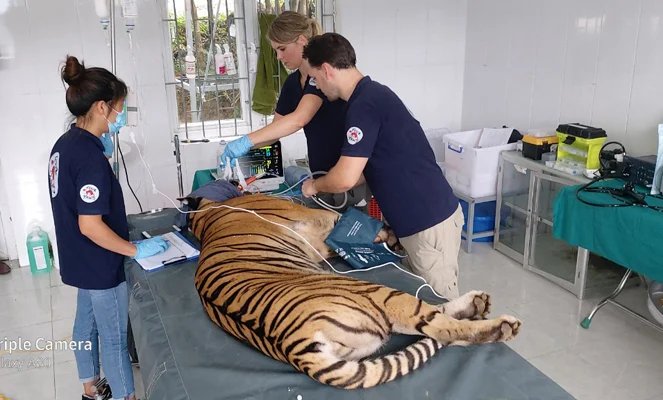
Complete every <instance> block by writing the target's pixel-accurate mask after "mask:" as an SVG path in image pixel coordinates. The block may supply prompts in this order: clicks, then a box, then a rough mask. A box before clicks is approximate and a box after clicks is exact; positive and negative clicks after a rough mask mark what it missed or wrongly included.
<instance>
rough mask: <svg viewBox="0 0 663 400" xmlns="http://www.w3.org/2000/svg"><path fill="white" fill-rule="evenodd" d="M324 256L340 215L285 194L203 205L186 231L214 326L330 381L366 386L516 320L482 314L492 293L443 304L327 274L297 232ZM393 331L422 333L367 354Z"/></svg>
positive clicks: (496, 333)
mask: <svg viewBox="0 0 663 400" xmlns="http://www.w3.org/2000/svg"><path fill="white" fill-rule="evenodd" d="M219 204H225V205H228V206H232V207H239V208H244V209H248V210H253V211H255V212H257V213H258V214H259V215H261V216H262V217H264V218H266V219H268V220H269V221H273V222H276V223H279V224H282V225H284V226H287V227H289V228H291V229H293V230H295V231H296V232H298V233H299V234H301V235H302V236H304V237H305V238H306V239H307V240H308V241H309V242H310V243H311V244H312V245H313V246H315V247H316V248H317V249H318V250H319V251H320V252H321V253H322V254H323V256H325V257H327V256H330V255H331V251H330V249H329V248H327V247H326V245H325V244H324V242H323V241H324V238H325V237H326V236H327V235H328V234H329V232H330V231H331V229H332V228H333V226H334V224H335V223H336V221H337V218H338V217H337V215H336V214H334V213H332V212H329V211H324V210H313V209H309V208H306V207H303V206H299V205H296V204H293V203H291V202H289V201H287V200H280V199H275V198H272V197H267V196H260V195H256V196H244V197H239V198H235V199H231V200H229V201H226V202H224V203H209V202H208V203H202V204H201V207H200V209H201V210H205V209H208V210H207V211H205V212H201V213H196V214H193V218H192V230H193V232H194V234H195V235H196V237H198V238H199V239H200V241H201V243H202V250H201V255H200V261H199V265H198V269H197V271H196V275H195V286H196V289H197V290H198V293H199V295H200V298H201V301H202V304H203V306H204V309H205V311H206V312H207V314H208V315H209V317H210V318H211V319H212V321H213V322H214V323H216V324H217V325H219V326H220V327H221V328H223V329H224V330H225V331H226V332H228V333H229V334H231V335H233V336H234V337H236V338H237V339H239V340H242V341H244V342H246V343H248V344H250V345H252V346H253V347H255V348H256V349H258V350H260V351H261V352H263V353H264V354H266V355H268V356H270V357H272V358H274V359H277V360H281V361H283V362H286V363H289V364H291V365H292V366H293V367H295V368H296V369H297V370H299V371H301V372H304V373H306V374H308V375H309V376H310V377H311V378H313V379H315V380H317V381H319V382H322V383H325V384H329V385H333V386H337V387H341V388H346V389H353V388H367V387H371V386H375V385H379V384H381V383H385V382H389V381H391V380H393V379H396V378H398V377H399V376H402V375H405V374H407V373H409V372H411V371H413V370H415V369H417V368H419V367H420V366H421V365H423V363H425V362H426V361H427V360H429V359H430V358H431V357H432V356H433V355H434V354H435V353H436V352H437V351H438V350H439V349H440V348H441V347H442V346H444V345H447V344H467V343H487V342H495V341H502V340H508V339H510V338H512V337H513V336H515V335H516V333H517V332H518V329H519V326H520V321H518V320H516V319H515V318H513V317H510V316H502V317H499V318H497V319H493V320H484V319H483V318H484V317H485V314H486V313H487V312H488V308H489V305H490V303H489V297H488V295H487V294H485V293H483V292H479V291H473V292H470V293H467V294H465V295H463V296H461V297H460V298H458V299H455V300H453V301H451V302H448V303H446V304H444V305H442V306H433V305H430V304H427V303H425V302H423V301H421V300H418V299H417V298H415V297H414V296H411V295H409V294H407V293H404V292H401V291H398V290H395V289H391V288H388V287H385V286H382V285H378V284H374V283H369V282H365V281H361V280H358V279H354V278H351V277H348V276H344V275H338V274H333V273H330V272H327V271H326V270H324V269H323V268H321V267H320V266H319V265H318V262H320V261H321V260H320V257H319V256H318V255H316V254H315V252H314V251H313V250H312V249H311V248H310V247H309V246H308V245H306V244H305V243H304V242H303V241H302V240H301V239H300V238H299V237H297V236H296V235H295V234H293V233H292V232H290V231H289V230H287V229H284V228H282V227H279V226H276V225H273V224H271V223H269V222H267V221H263V220H261V219H260V218H258V217H256V216H255V215H252V214H250V213H247V212H244V211H238V210H232V209H228V208H217V209H212V208H211V207H213V206H218V205H219ZM391 333H404V334H410V335H421V336H423V337H422V339H420V340H419V341H417V342H415V343H413V344H412V345H410V346H408V347H406V348H405V349H403V350H401V351H399V352H396V353H392V354H388V355H385V356H379V357H374V358H368V357H369V356H371V355H372V354H373V353H374V352H375V351H376V350H378V349H379V348H380V347H381V346H383V344H384V343H385V342H386V341H387V340H388V338H389V336H390V334H391Z"/></svg>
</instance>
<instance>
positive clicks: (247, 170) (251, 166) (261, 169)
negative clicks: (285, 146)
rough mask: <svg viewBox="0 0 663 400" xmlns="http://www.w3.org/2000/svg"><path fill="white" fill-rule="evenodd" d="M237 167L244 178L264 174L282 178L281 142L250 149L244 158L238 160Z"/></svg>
mask: <svg viewBox="0 0 663 400" xmlns="http://www.w3.org/2000/svg"><path fill="white" fill-rule="evenodd" d="M238 161H239V167H240V168H241V170H242V174H244V176H245V177H247V178H248V177H250V176H254V175H258V174H262V173H265V174H267V175H268V176H266V178H268V177H269V175H273V176H274V177H276V176H283V158H282V155H281V142H276V143H274V144H272V145H269V146H264V147H260V148H257V149H252V150H250V151H249V153H248V154H247V155H245V156H242V157H240V158H239V159H238Z"/></svg>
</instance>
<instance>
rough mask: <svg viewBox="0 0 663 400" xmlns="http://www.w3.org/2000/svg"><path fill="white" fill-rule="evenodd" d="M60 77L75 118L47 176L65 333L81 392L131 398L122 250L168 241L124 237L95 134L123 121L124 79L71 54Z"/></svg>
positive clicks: (150, 250) (144, 252)
mask: <svg viewBox="0 0 663 400" xmlns="http://www.w3.org/2000/svg"><path fill="white" fill-rule="evenodd" d="M61 78H62V80H63V82H64V83H66V84H67V86H68V87H67V92H66V97H65V98H66V103H67V108H68V109H69V111H70V112H71V113H72V114H73V116H74V117H75V121H74V123H73V124H72V125H71V127H70V129H69V130H68V131H67V132H65V133H64V134H63V135H62V136H60V138H59V139H58V140H57V142H56V143H55V145H54V146H53V150H52V151H51V157H50V161H49V166H48V181H49V185H50V193H51V208H52V210H53V219H54V221H55V234H56V238H57V241H58V255H59V260H60V275H61V277H62V282H64V283H65V284H67V285H70V286H73V287H76V288H78V296H77V303H76V318H75V320H74V327H73V333H72V340H73V341H74V342H75V343H77V344H78V345H77V346H76V348H75V349H74V355H75V357H76V366H77V368H78V377H79V379H80V381H81V383H83V397H82V398H83V399H93V398H102V399H109V398H111V393H110V392H111V390H112V392H113V398H115V399H135V395H134V381H133V373H132V370H131V362H130V360H129V352H128V349H127V325H128V316H129V310H128V307H129V296H128V293H127V284H126V280H125V276H124V257H125V256H129V257H133V258H143V257H148V256H151V255H154V254H157V253H159V252H162V251H164V250H165V249H166V248H167V247H168V244H167V243H166V242H165V241H163V240H162V239H160V238H154V239H149V240H147V241H142V242H139V243H138V244H137V245H134V244H132V243H131V242H129V240H128V239H129V228H128V224H127V216H126V211H125V207H124V197H123V195H122V188H121V186H120V183H119V182H118V180H117V178H116V177H115V176H114V175H113V171H112V169H111V166H110V164H109V163H108V160H107V157H106V156H108V154H106V155H105V154H104V144H103V143H102V140H101V138H102V135H103V134H105V133H108V132H117V131H119V129H120V128H121V127H122V126H123V125H124V121H125V117H124V115H123V114H124V113H125V111H123V110H124V100H125V98H126V96H127V86H126V85H125V84H124V82H122V81H121V80H119V79H118V78H117V77H115V75H113V74H112V73H110V72H109V71H108V70H106V69H104V68H85V66H84V65H83V64H82V63H80V62H79V61H78V59H77V58H76V57H73V56H68V57H67V60H66V62H65V65H64V66H63V67H62V70H61ZM106 147H108V146H106ZM100 348H101V350H100ZM99 353H101V364H102V365H103V370H104V374H105V379H104V380H101V381H100V363H99V361H100V354H99ZM105 381H107V382H108V384H103V383H100V382H105ZM109 385H110V387H109Z"/></svg>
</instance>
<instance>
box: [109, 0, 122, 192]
mask: <svg viewBox="0 0 663 400" xmlns="http://www.w3.org/2000/svg"><path fill="white" fill-rule="evenodd" d="M109 11H110V24H109V25H110V48H111V72H112V73H113V75H116V74H117V58H116V53H115V0H110V10H109ZM118 133H119V132H115V133H113V138H112V139H113V147H114V148H115V151H114V152H113V173H114V174H115V177H117V178H118V179H119V177H120V159H119V158H118V154H120V150H119V147H120V138H119V137H118Z"/></svg>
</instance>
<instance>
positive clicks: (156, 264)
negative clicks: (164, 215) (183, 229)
mask: <svg viewBox="0 0 663 400" xmlns="http://www.w3.org/2000/svg"><path fill="white" fill-rule="evenodd" d="M157 237H160V238H162V239H163V240H165V241H166V242H168V249H166V251H164V252H163V253H159V254H155V255H153V256H151V257H145V258H140V259H137V260H136V262H138V264H139V265H140V266H141V268H143V269H144V270H145V271H152V270H155V269H158V268H161V267H165V266H166V265H171V264H176V263H179V262H182V261H187V260H192V259H195V258H198V256H199V255H200V251H199V250H198V249H196V248H195V247H193V246H192V245H191V243H190V242H189V241H188V240H186V239H185V238H184V236H182V234H181V233H179V232H168V233H164V234H163V235H158V236H157Z"/></svg>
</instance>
